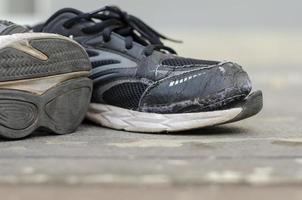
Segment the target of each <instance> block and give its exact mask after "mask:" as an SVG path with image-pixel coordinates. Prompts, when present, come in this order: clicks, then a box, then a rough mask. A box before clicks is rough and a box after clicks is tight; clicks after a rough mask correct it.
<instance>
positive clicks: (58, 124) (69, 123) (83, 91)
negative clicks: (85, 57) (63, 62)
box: [44, 78, 92, 134]
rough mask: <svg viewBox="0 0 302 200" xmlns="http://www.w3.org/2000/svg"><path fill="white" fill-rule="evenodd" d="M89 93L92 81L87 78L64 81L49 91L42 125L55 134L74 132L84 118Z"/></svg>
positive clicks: (89, 98)
mask: <svg viewBox="0 0 302 200" xmlns="http://www.w3.org/2000/svg"><path fill="white" fill-rule="evenodd" d="M91 93H92V81H91V80H90V79H88V78H78V79H74V80H71V81H67V82H64V83H62V84H61V85H60V86H58V87H56V88H55V90H53V91H50V93H49V94H48V95H49V96H50V97H48V98H47V99H48V102H47V103H46V104H45V107H44V111H45V114H46V115H45V120H44V121H45V122H44V126H45V127H46V128H49V129H51V130H52V131H53V132H55V133H57V134H68V133H72V132H74V131H75V130H76V129H77V128H78V126H79V125H80V124H81V122H82V121H83V119H84V118H85V115H86V113H87V110H88V106H89V103H90V100H91Z"/></svg>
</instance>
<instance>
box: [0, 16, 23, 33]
mask: <svg viewBox="0 0 302 200" xmlns="http://www.w3.org/2000/svg"><path fill="white" fill-rule="evenodd" d="M28 31H29V30H28V29H27V28H26V27H24V26H20V25H17V24H14V23H12V22H10V21H2V20H0V35H11V34H14V33H25V32H28Z"/></svg>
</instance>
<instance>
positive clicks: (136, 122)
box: [87, 91, 263, 133]
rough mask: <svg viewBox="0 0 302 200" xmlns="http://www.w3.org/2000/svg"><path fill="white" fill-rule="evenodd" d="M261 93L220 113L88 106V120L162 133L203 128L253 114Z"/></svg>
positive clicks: (99, 105)
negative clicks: (164, 112)
mask: <svg viewBox="0 0 302 200" xmlns="http://www.w3.org/2000/svg"><path fill="white" fill-rule="evenodd" d="M262 98H263V97H262V92H260V91H258V92H255V93H252V94H251V95H250V96H249V97H247V98H246V99H245V100H244V101H242V102H241V103H239V104H236V105H234V106H232V107H228V108H225V109H223V110H218V111H211V112H199V113H181V114H157V113H144V112H137V111H133V110H127V109H123V108H119V107H115V106H110V105H104V104H90V106H89V109H88V113H87V119H88V120H90V121H92V122H94V123H96V124H99V125H102V126H105V127H109V128H112V129H116V130H124V131H130V132H143V133H161V132H178V131H187V130H192V129H199V128H205V127H210V126H216V125H221V124H226V123H232V122H235V121H240V120H243V119H246V118H249V117H251V116H253V115H256V114H257V113H259V112H260V110H261V109H262V107H263V102H262Z"/></svg>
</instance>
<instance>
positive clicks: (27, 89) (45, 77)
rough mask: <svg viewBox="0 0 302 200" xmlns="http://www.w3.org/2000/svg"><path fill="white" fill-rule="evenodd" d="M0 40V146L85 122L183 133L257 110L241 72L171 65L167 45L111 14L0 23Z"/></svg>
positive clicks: (211, 64) (224, 65) (173, 59)
mask: <svg viewBox="0 0 302 200" xmlns="http://www.w3.org/2000/svg"><path fill="white" fill-rule="evenodd" d="M0 35H1V36H0V73H1V76H0V81H1V82H0V88H1V90H0V109H1V113H0V135H2V136H4V137H8V138H21V137H25V136H27V135H29V134H31V133H32V132H33V131H35V130H36V129H38V128H44V129H48V130H51V131H53V132H55V133H58V134H66V133H71V132H74V131H75V130H76V128H77V127H78V126H79V124H80V123H81V122H82V120H83V119H84V117H85V115H86V117H87V119H89V120H91V121H93V122H95V123H97V124H100V125H102V126H105V127H110V128H113V129H118V130H126V131H135V132H174V131H184V130H190V129H196V128H203V127H208V126H214V125H219V124H225V123H230V122H235V121H239V120H242V119H245V118H248V117H251V116H253V115H255V114H257V113H258V112H259V111H260V110H261V109H262V93H261V92H260V91H257V92H251V91H252V84H251V81H250V79H249V77H248V75H247V73H246V72H245V71H244V70H243V69H242V67H241V66H239V65H237V64H235V63H231V62H217V61H208V60H198V59H191V58H184V57H179V56H177V55H176V52H175V51H174V50H173V49H172V48H169V47H167V46H165V45H164V43H163V41H164V40H172V39H169V38H167V37H165V36H164V35H161V34H160V33H158V32H157V31H156V30H154V29H153V28H151V27H150V26H148V25H147V24H146V23H144V22H143V21H141V20H140V19H139V18H137V17H135V16H132V15H129V14H127V13H126V12H124V11H122V10H120V9H119V8H118V7H105V8H102V9H99V10H97V11H95V12H91V13H83V12H81V11H78V10H75V9H71V8H65V9H62V10H60V11H58V12H57V13H55V14H54V15H53V16H52V17H50V18H49V19H48V20H47V21H46V22H45V23H41V24H39V25H36V26H33V27H27V28H25V27H22V26H18V25H15V24H13V23H10V22H5V21H2V22H1V24H0ZM64 36H65V37H64ZM172 41H174V40H172ZM91 66H92V69H91ZM92 85H93V87H92ZM92 88H93V89H92Z"/></svg>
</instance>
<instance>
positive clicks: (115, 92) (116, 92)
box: [103, 82, 148, 109]
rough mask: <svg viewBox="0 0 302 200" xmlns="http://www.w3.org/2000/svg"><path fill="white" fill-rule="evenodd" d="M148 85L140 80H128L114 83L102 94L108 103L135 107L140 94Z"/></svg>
mask: <svg viewBox="0 0 302 200" xmlns="http://www.w3.org/2000/svg"><path fill="white" fill-rule="evenodd" d="M147 87H148V85H146V84H143V83H140V82H129V83H122V84H119V85H116V86H114V87H112V88H110V89H109V90H107V91H106V92H105V93H104V94H103V99H104V101H105V102H107V103H109V104H110V105H114V106H118V107H122V108H127V109H137V108H138V104H139V101H140V99H141V96H142V95H143V93H144V92H145V90H146V89H147Z"/></svg>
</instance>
